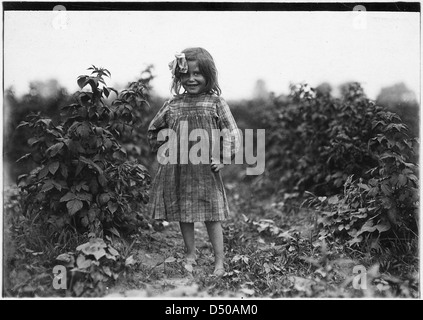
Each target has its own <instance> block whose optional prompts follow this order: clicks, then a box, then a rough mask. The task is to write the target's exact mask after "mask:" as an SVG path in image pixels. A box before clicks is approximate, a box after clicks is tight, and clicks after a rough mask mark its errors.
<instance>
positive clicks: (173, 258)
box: [164, 257, 176, 263]
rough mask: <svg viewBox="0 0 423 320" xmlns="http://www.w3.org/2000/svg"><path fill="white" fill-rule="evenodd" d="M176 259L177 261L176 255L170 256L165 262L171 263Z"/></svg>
mask: <svg viewBox="0 0 423 320" xmlns="http://www.w3.org/2000/svg"><path fill="white" fill-rule="evenodd" d="M175 261H176V259H175V257H169V258H167V259H166V260H165V261H164V262H165V263H171V262H175Z"/></svg>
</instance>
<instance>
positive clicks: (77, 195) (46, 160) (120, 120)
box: [18, 66, 150, 240]
mask: <svg viewBox="0 0 423 320" xmlns="http://www.w3.org/2000/svg"><path fill="white" fill-rule="evenodd" d="M89 70H92V73H91V75H90V76H87V75H84V76H80V77H78V81H77V82H78V85H79V87H80V88H81V89H83V88H85V87H86V86H89V87H90V89H91V90H85V91H78V92H76V93H75V94H74V95H73V97H74V98H75V100H76V101H75V103H73V104H70V105H68V106H65V107H64V108H62V112H61V114H60V115H61V118H60V120H59V122H58V123H57V124H56V123H54V122H53V120H52V119H50V118H48V117H43V116H42V115H41V114H40V113H39V112H38V113H36V114H30V115H29V116H28V117H27V121H24V122H22V123H21V124H20V125H19V128H25V129H29V131H30V132H31V138H30V139H29V140H28V144H29V145H30V146H31V148H32V149H31V152H30V153H28V154H25V155H24V156H23V157H21V158H20V159H19V160H24V159H31V160H32V161H34V162H35V163H36V164H38V167H37V168H36V169H34V170H33V171H31V172H30V173H29V174H24V175H21V176H20V177H19V178H18V183H19V186H20V187H21V190H22V193H23V195H24V199H25V203H24V208H23V210H24V213H25V214H26V215H30V216H32V217H37V218H38V219H41V220H42V221H43V222H44V223H45V225H46V226H49V234H50V236H53V237H56V240H57V237H58V236H59V235H60V234H61V232H62V231H63V229H66V230H69V231H74V230H76V231H79V232H86V231H89V232H92V233H94V234H96V235H97V236H102V234H103V231H104V230H106V231H108V232H111V233H114V234H117V235H119V231H118V229H120V230H123V231H125V232H126V231H128V228H131V226H133V225H134V222H135V221H136V215H137V214H136V213H137V211H139V210H140V208H142V206H143V204H145V203H146V202H147V201H148V186H149V183H150V176H149V173H148V171H147V169H146V168H145V167H144V166H143V165H141V164H140V163H139V161H138V160H137V159H135V160H128V159H127V151H126V150H125V148H124V147H122V145H121V143H120V142H119V140H120V139H122V137H127V136H129V135H130V134H131V133H132V130H133V128H134V127H136V126H137V125H139V123H140V122H141V121H142V119H141V116H142V110H143V108H145V105H146V104H147V101H146V100H145V92H144V91H145V89H146V85H145V84H143V82H142V81H141V80H140V81H138V82H133V83H131V84H130V85H129V88H128V89H127V90H123V91H122V92H121V93H120V94H119V93H118V92H117V91H116V90H115V89H113V88H111V87H107V86H106V83H105V81H104V77H105V76H110V72H109V71H108V70H106V69H103V68H96V67H95V66H92V67H91V68H89ZM113 92H114V93H115V94H116V98H115V99H113V100H112V102H111V104H107V103H106V102H105V99H106V98H108V97H109V96H110V95H111V94H112V93H113ZM19 160H18V161H19Z"/></svg>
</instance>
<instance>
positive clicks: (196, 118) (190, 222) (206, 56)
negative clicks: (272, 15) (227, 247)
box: [147, 48, 240, 276]
mask: <svg viewBox="0 0 423 320" xmlns="http://www.w3.org/2000/svg"><path fill="white" fill-rule="evenodd" d="M175 57H176V58H175V59H174V60H173V61H172V62H171V63H170V64H169V67H170V69H171V72H172V76H173V81H172V86H171V92H172V93H173V94H174V97H173V98H172V99H170V100H169V101H167V102H165V103H164V105H163V107H162V108H161V109H160V110H159V111H158V113H157V114H156V116H155V117H154V118H153V120H152V121H151V123H150V125H149V128H148V133H147V135H148V139H149V143H150V146H151V148H152V150H153V152H157V151H158V150H159V153H160V149H161V148H160V146H162V145H163V144H164V143H165V142H166V141H162V140H163V139H160V138H158V135H159V132H160V130H162V129H172V130H173V132H175V133H176V134H177V135H178V136H177V139H175V140H176V146H177V148H176V150H167V152H166V153H165V154H166V155H169V154H170V153H171V152H174V154H176V155H177V161H176V164H175V163H172V162H170V161H169V162H168V163H162V164H161V163H160V161H159V167H158V170H157V173H156V176H155V178H154V179H153V183H152V187H151V190H150V202H149V209H150V210H151V211H150V212H152V214H153V218H154V219H160V220H167V221H179V224H180V229H181V232H182V237H183V239H184V243H185V248H186V255H187V256H186V258H187V261H188V263H190V264H195V258H196V255H195V252H196V251H195V241H194V222H200V221H204V222H205V225H206V228H207V232H208V235H209V238H210V242H211V244H212V247H213V251H214V256H215V262H214V272H213V275H215V276H221V275H223V274H224V273H225V269H224V250H223V232H222V225H221V221H223V220H225V218H227V217H228V214H229V208H228V201H227V198H226V192H225V189H224V186H223V182H222V178H221V175H220V170H221V169H222V168H223V167H224V164H222V162H223V158H224V157H223V156H224V155H225V154H230V157H231V159H233V157H234V155H235V153H236V152H237V150H238V148H239V143H240V135H239V133H238V128H237V125H236V123H235V120H234V118H233V116H232V114H231V111H230V109H229V107H228V105H227V103H226V102H225V100H224V99H223V98H221V97H220V93H221V90H220V87H219V84H218V80H217V70H216V66H215V63H214V61H213V58H212V56H211V55H210V53H208V52H207V51H206V50H205V49H203V48H188V49H185V50H183V51H182V53H178V54H176V55H175ZM181 90H183V92H182V93H181ZM196 129H197V131H196V132H198V131H199V130H198V129H203V130H204V131H202V132H205V133H207V134H205V133H204V134H203V135H202V137H203V138H204V137H208V139H209V140H208V141H207V142H208V144H207V145H208V146H209V149H208V150H206V151H208V153H207V152H204V154H203V151H204V149H203V148H202V149H201V153H202V155H201V156H202V158H201V159H203V161H200V162H199V163H198V161H192V159H188V161H183V159H187V158H191V157H188V153H189V150H190V149H191V147H192V146H193V145H195V144H196V143H197V141H191V140H192V139H187V136H189V133H190V132H192V130H196ZM217 129H219V130H224V129H227V130H224V131H221V132H224V134H222V135H221V136H220V137H221V139H219V146H220V147H219V148H220V150H219V151H220V153H219V155H218V156H217V157H216V156H215V157H214V158H213V155H215V154H216V153H215V151H216V150H215V148H214V146H216V139H212V137H213V131H215V130H217ZM184 130H185V131H184ZM200 131H201V130H200ZM181 132H186V133H187V135H184V136H182V134H181ZM159 137H160V135H159ZM220 140H223V141H220ZM203 142H204V141H203ZM220 142H222V143H221V144H220ZM182 144H185V145H188V149H187V150H185V151H186V152H185V151H184V152H185V154H183V152H182V154H181V152H180V151H181V149H182ZM173 146H175V144H173ZM226 152H227V153H226ZM161 155H162V156H163V155H164V154H161ZM204 155H206V156H207V158H204V157H203V156H204ZM209 155H210V156H209ZM158 156H160V154H158ZM217 158H220V159H217ZM204 159H205V161H204ZM159 160H160V159H159Z"/></svg>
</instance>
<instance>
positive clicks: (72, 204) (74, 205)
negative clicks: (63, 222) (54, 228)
mask: <svg viewBox="0 0 423 320" xmlns="http://www.w3.org/2000/svg"><path fill="white" fill-rule="evenodd" d="M83 206H84V205H83V203H82V201H81V200H78V199H74V200H70V201H69V202H68V203H66V207H67V208H68V212H69V214H70V215H71V216H72V215H74V214H75V213H77V212H78V211H79V210H81V209H82V207H83Z"/></svg>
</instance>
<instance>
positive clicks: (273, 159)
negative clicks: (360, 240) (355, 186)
mask: <svg viewBox="0 0 423 320" xmlns="http://www.w3.org/2000/svg"><path fill="white" fill-rule="evenodd" d="M381 110H382V108H381V107H378V106H376V105H375V104H374V103H372V102H371V101H369V100H367V99H366V98H365V96H364V93H363V92H362V89H361V87H360V85H359V84H357V83H354V84H352V85H351V86H350V87H349V90H348V91H345V92H344V95H343V98H342V99H335V98H332V97H331V96H330V94H329V93H320V92H319V91H317V93H316V92H315V90H314V89H313V88H310V87H309V86H307V85H298V86H292V87H291V94H290V98H289V100H288V101H287V102H284V103H279V102H278V101H275V108H274V112H272V113H270V114H269V116H268V122H269V125H270V130H269V131H270V135H269V137H268V140H267V145H266V149H267V150H269V151H268V159H267V164H268V165H267V168H268V171H269V172H271V173H272V174H271V176H273V177H274V179H272V180H273V182H276V183H278V186H279V189H280V190H281V191H282V192H284V191H286V192H295V191H299V192H304V191H306V190H307V191H310V192H313V193H316V194H318V195H328V194H336V193H338V192H339V191H340V190H342V186H343V184H344V182H345V181H346V179H347V177H348V176H350V175H351V174H355V175H357V176H360V177H361V176H364V175H365V172H366V171H368V170H369V169H370V168H372V167H374V166H375V165H376V164H377V160H376V159H375V158H374V157H373V156H372V154H371V153H370V151H369V150H368V148H367V142H368V141H369V140H370V139H371V138H372V137H373V136H372V134H373V132H372V121H373V119H374V117H375V114H376V113H377V112H379V111H381Z"/></svg>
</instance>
